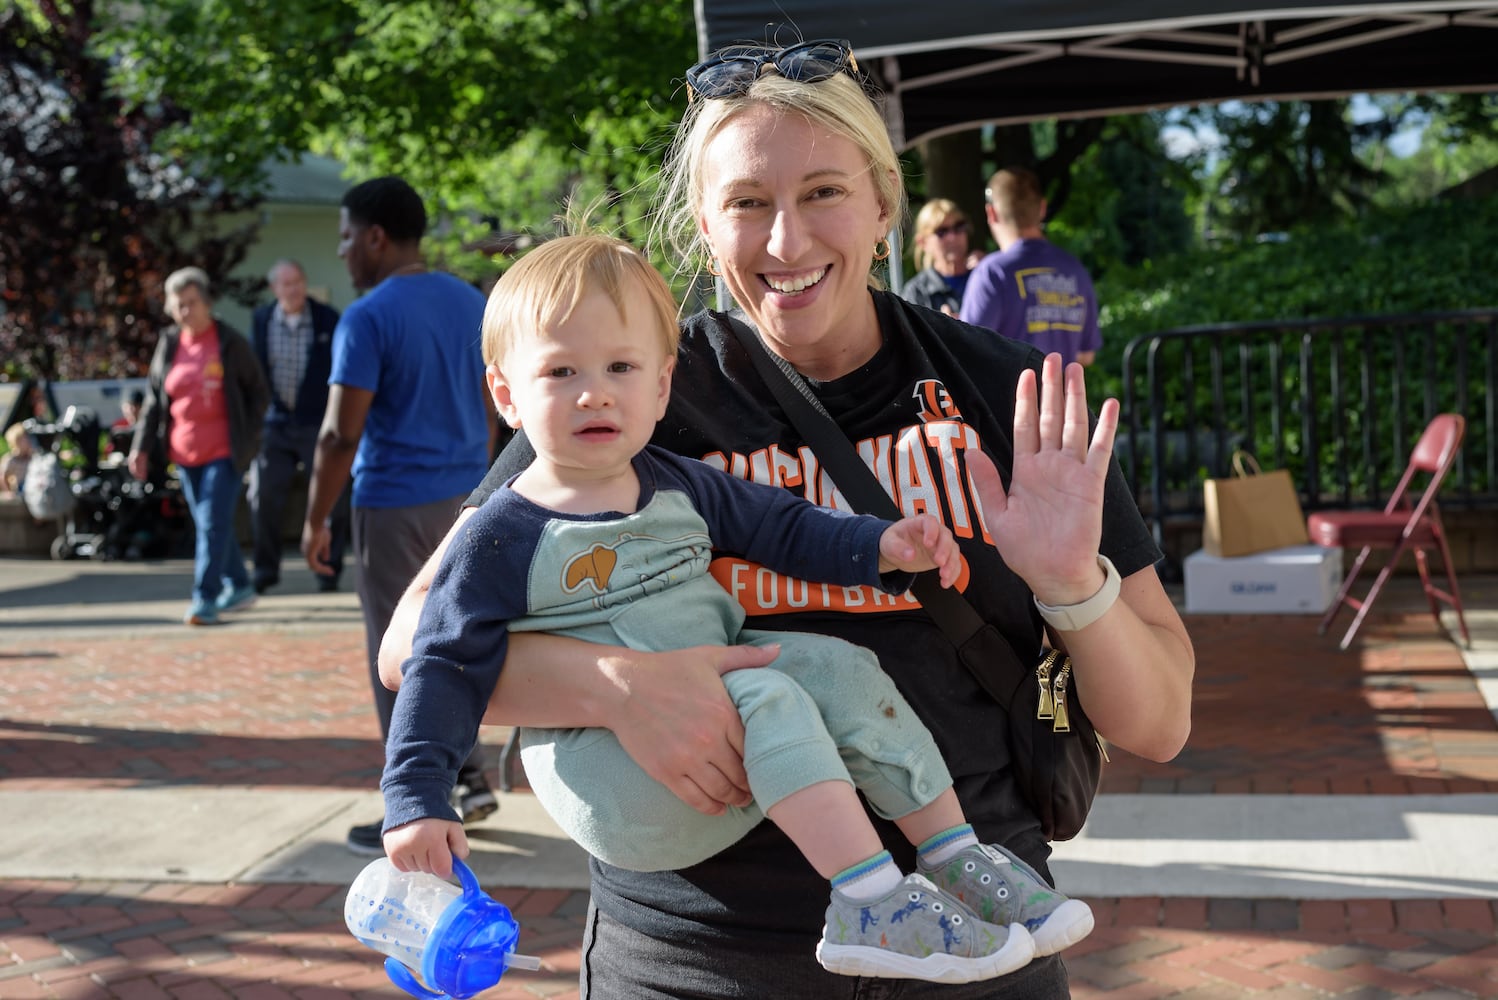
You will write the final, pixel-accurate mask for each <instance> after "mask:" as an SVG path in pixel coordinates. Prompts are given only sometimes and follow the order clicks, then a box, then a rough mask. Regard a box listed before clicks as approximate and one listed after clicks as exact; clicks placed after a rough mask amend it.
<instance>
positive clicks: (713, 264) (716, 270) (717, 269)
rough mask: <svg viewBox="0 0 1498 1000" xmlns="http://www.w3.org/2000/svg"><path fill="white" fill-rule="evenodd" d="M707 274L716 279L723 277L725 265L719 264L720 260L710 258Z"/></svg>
mask: <svg viewBox="0 0 1498 1000" xmlns="http://www.w3.org/2000/svg"><path fill="white" fill-rule="evenodd" d="M707 273H708V274H711V275H712V276H713V277H714V278H721V277H723V265H722V264H720V263H718V258H716V257H709V258H708V259H707Z"/></svg>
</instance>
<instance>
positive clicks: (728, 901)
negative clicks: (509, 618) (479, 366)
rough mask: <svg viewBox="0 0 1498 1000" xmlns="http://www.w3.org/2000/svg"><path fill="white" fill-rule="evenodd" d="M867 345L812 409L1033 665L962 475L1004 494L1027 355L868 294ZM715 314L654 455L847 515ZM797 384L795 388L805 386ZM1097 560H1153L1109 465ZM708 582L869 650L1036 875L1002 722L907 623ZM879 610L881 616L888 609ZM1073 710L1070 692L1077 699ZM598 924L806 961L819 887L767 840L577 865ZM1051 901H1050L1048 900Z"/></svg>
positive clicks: (1029, 640)
mask: <svg viewBox="0 0 1498 1000" xmlns="http://www.w3.org/2000/svg"><path fill="white" fill-rule="evenodd" d="M871 294H872V295H873V296H874V301H875V306H876V309H877V312H878V316H879V324H880V328H881V330H882V331H883V334H884V344H883V346H882V347H881V348H880V350H879V351H878V353H877V354H875V356H874V357H873V358H872V359H870V361H869V362H868V363H867V364H865V365H864V366H863V367H861V368H859V369H858V370H856V371H853V372H850V373H848V374H847V375H845V376H843V377H841V378H838V379H834V380H832V381H828V382H811V383H810V384H811V385H812V387H813V390H814V391H815V393H816V395H817V397H818V398H819V399H820V400H821V402H822V404H823V406H825V407H826V409H827V411H828V412H829V413H830V414H831V415H832V416H833V418H834V419H835V420H836V422H837V424H838V426H839V427H841V428H842V430H843V431H844V432H845V433H846V434H847V435H848V438H849V440H851V441H852V442H853V443H854V444H855V446H856V447H857V448H858V449H859V452H860V453H861V454H862V456H863V457H864V459H865V461H866V462H868V463H869V465H870V467H871V468H872V469H873V470H874V471H875V473H876V475H878V476H879V478H880V480H881V482H883V483H884V484H885V486H886V487H887V488H890V487H893V488H892V489H890V492H891V495H892V496H893V497H894V498H895V500H896V502H897V504H898V505H899V506H900V508H901V509H902V510H903V511H904V512H905V513H906V514H914V513H930V514H934V515H936V516H938V517H940V518H941V519H942V521H943V522H944V523H946V524H947V525H948V526H949V527H950V528H951V529H952V531H953V533H954V534H955V535H956V536H957V538H958V541H959V544H960V545H961V547H962V551H963V554H964V556H965V557H966V559H967V561H968V564H969V566H970V567H971V575H970V578H969V579H968V580H967V581H966V586H965V590H964V591H963V593H964V596H965V597H966V598H967V599H968V600H969V601H970V602H971V603H972V604H973V605H974V607H975V608H976V609H977V610H978V612H979V613H980V614H981V615H983V616H984V617H985V618H986V619H987V620H989V621H991V622H993V623H994V624H995V625H997V626H998V627H999V628H1000V629H1001V630H1002V631H1003V632H1004V634H1005V635H1006V637H1007V638H1008V639H1009V641H1010V643H1011V644H1012V645H1013V646H1014V648H1015V650H1016V652H1017V653H1018V654H1019V656H1020V659H1021V660H1022V661H1025V662H1028V661H1030V660H1032V659H1034V658H1035V656H1036V655H1038V652H1039V649H1040V647H1041V643H1042V636H1043V628H1042V623H1041V621H1040V619H1039V616H1038V614H1036V613H1035V611H1034V604H1033V601H1031V594H1030V591H1029V589H1028V588H1027V587H1026V586H1025V584H1024V583H1023V581H1021V580H1020V579H1019V578H1018V577H1017V576H1015V575H1014V574H1013V573H1012V572H1010V571H1009V569H1008V567H1006V566H1005V565H1004V562H1003V560H1002V559H1000V558H999V555H998V552H997V550H996V549H995V548H994V547H993V546H992V545H991V544H989V543H988V541H986V540H985V539H984V537H983V535H984V531H983V527H982V523H981V519H980V518H979V516H978V514H977V510H976V506H975V504H974V503H973V498H972V495H971V488H970V486H969V485H968V477H967V473H966V471H965V466H964V463H963V452H964V450H965V449H966V448H969V447H978V446H980V445H981V447H982V448H983V449H984V450H985V451H986V452H987V453H988V454H989V456H990V457H991V458H992V459H993V460H994V462H995V463H996V464H997V465H998V467H999V470H1000V472H1001V474H1002V475H1003V476H1004V477H1005V479H1006V481H1007V479H1008V470H1009V466H1010V463H1011V457H1012V454H1013V448H1012V445H1011V432H1012V428H1013V420H1014V386H1015V383H1016V381H1017V380H1018V378H1019V373H1020V372H1021V371H1022V370H1023V369H1024V368H1026V367H1031V368H1035V369H1037V370H1038V369H1039V367H1040V362H1041V355H1040V354H1039V353H1038V352H1036V351H1035V350H1034V349H1033V348H1030V347H1028V346H1026V345H1023V344H1019V343H1016V342H1014V341H1010V340H1006V339H1004V338H1001V337H998V336H996V335H995V334H994V333H993V332H992V331H988V330H981V329H979V328H977V327H973V326H969V325H967V324H965V323H962V322H960V321H958V320H955V319H952V318H950V317H947V316H945V315H942V314H941V313H937V312H933V311H931V310H928V309H924V308H921V307H919V306H914V305H911V304H910V303H907V302H905V301H903V300H902V299H900V298H899V297H897V296H894V295H891V294H888V293H883V292H873V293H871ZM725 319H726V317H723V316H721V314H713V313H707V312H704V313H699V314H697V315H695V316H692V317H690V318H689V319H688V320H686V322H685V324H684V325H683V329H682V340H681V349H680V352H679V355H678V359H677V367H676V373H675V376H674V377H673V380H672V395H671V403H670V406H669V407H668V409H667V411H666V416H665V418H664V419H663V420H662V421H661V423H660V425H659V427H658V428H657V430H656V434H655V437H654V443H655V444H658V445H660V446H662V447H664V448H667V449H670V450H671V451H674V452H676V453H678V454H681V455H686V456H688V457H691V458H699V459H702V460H703V461H706V462H709V463H711V464H714V465H717V466H719V467H720V468H724V469H727V470H728V471H729V472H731V473H733V474H735V475H739V476H743V477H746V478H753V479H756V480H758V481H760V482H769V483H773V484H776V485H782V486H784V487H785V488H787V489H790V490H792V491H793V492H795V493H797V494H798V495H803V496H807V497H808V498H809V499H812V500H815V501H818V502H822V503H834V502H835V503H836V504H837V505H839V506H844V507H846V506H847V504H846V502H845V501H843V500H842V497H841V494H837V496H836V499H835V501H833V500H830V499H829V497H830V496H831V494H832V486H831V481H830V479H829V478H827V477H826V474H825V473H824V472H822V471H821V470H820V467H819V465H818V464H817V462H816V458H815V456H814V455H812V454H811V452H810V449H807V448H803V446H802V442H801V436H800V435H799V434H798V433H797V431H796V430H795V428H794V427H792V426H791V425H790V422H789V420H788V419H787V418H786V417H785V415H784V414H783V413H782V412H781V410H780V407H779V406H778V404H777V403H776V402H775V401H774V398H773V397H772V396H771V395H770V392H769V389H768V388H767V387H766V386H765V385H764V383H763V382H762V381H761V379H760V377H759V375H758V374H757V372H756V371H755V369H754V367H753V363H752V362H751V361H750V359H749V357H748V355H747V354H746V353H745V352H744V349H743V347H742V346H741V345H740V344H739V343H738V341H737V340H736V339H735V338H734V336H733V334H732V332H731V331H729V330H728V329H727V328H726V327H724V326H722V325H721V324H722V323H723V322H724V321H725ZM809 381H810V380H809ZM533 457H534V456H533V453H532V452H531V450H530V447H529V444H528V443H527V442H526V440H525V437H524V435H523V434H522V435H518V436H517V437H516V439H515V441H514V442H512V443H511V445H510V446H509V447H508V448H507V449H506V450H505V452H504V454H503V455H501V456H500V458H499V460H498V461H497V462H496V463H495V465H494V468H493V469H491V471H490V473H489V475H488V476H487V477H486V478H485V480H484V482H483V484H481V485H480V487H479V488H478V490H476V491H475V492H474V494H473V496H472V497H470V499H469V503H470V504H476V503H479V502H481V501H482V500H483V498H484V497H486V496H488V494H489V493H490V492H492V491H493V490H494V489H495V488H496V487H497V486H498V485H499V484H501V483H503V482H504V481H505V480H506V479H508V478H509V477H510V476H512V475H514V474H515V473H517V472H518V471H520V470H521V469H523V468H524V467H525V466H526V465H527V464H529V462H530V461H531V459H532V458H533ZM1102 551H1103V554H1105V555H1107V556H1108V557H1109V558H1110V559H1112V560H1113V562H1114V564H1115V565H1116V566H1117V567H1118V570H1119V572H1120V573H1121V574H1122V575H1124V576H1128V575H1129V574H1131V573H1134V572H1136V571H1138V570H1140V569H1142V568H1144V567H1146V566H1149V565H1151V564H1152V563H1154V562H1155V561H1156V560H1157V559H1159V557H1160V553H1159V550H1158V548H1157V547H1156V546H1155V543H1154V540H1153V539H1152V537H1151V535H1150V533H1149V531H1148V529H1147V528H1146V526H1145V524H1144V522H1143V519H1142V518H1141V517H1140V516H1139V512H1138V509H1137V508H1136V507H1135V505H1134V501H1133V499H1132V497H1131V496H1130V494H1129V492H1128V488H1127V486H1126V484H1125V483H1124V480H1123V476H1122V475H1121V473H1120V472H1119V469H1118V466H1117V463H1116V462H1115V463H1114V464H1113V466H1112V468H1110V470H1109V476H1108V482H1107V492H1106V498H1105V504H1104V515H1103V541H1102ZM714 571H715V573H716V574H717V575H718V576H719V579H720V582H723V583H724V584H725V586H726V587H728V589H729V590H730V592H732V593H735V594H736V595H737V596H738V597H739V599H740V603H742V604H744V605H745V609H746V611H748V612H749V619H748V621H747V622H746V625H747V627H750V628H764V629H787V630H793V631H807V632H823V633H827V634H829V635H835V636H839V637H841V638H844V639H847V640H849V641H850V642H854V643H857V644H859V645H862V646H866V647H868V648H870V649H872V650H873V651H874V652H875V653H876V654H878V656H879V660H880V663H881V664H882V665H883V667H884V669H885V671H886V672H888V673H889V675H890V676H891V677H892V678H893V679H894V681H895V683H896V684H897V685H898V686H899V688H900V690H901V692H902V693H903V694H904V695H905V697H906V698H907V699H908V700H909V701H910V703H911V705H912V706H913V707H914V708H915V710H916V711H917V713H918V714H919V715H920V716H921V718H922V719H923V720H924V721H925V722H926V725H927V726H928V727H929V728H930V729H931V731H932V733H933V734H934V735H935V738H936V742H937V745H938V746H939V747H940V748H941V751H942V754H943V756H944V757H945V759H946V762H947V766H948V768H949V769H950V770H951V772H952V775H953V779H954V781H955V787H956V789H957V794H958V797H959V799H960V800H961V801H962V805H963V808H964V810H965V811H966V814H967V818H968V821H969V822H970V823H972V824H973V826H974V828H975V829H976V831H977V833H978V836H979V838H980V839H981V840H983V841H985V842H995V841H996V842H1001V843H1003V844H1004V845H1005V846H1007V847H1009V848H1010V849H1011V850H1013V851H1015V852H1016V853H1017V854H1019V855H1020V856H1021V857H1023V858H1024V859H1025V860H1026V861H1028V862H1030V863H1031V864H1032V865H1034V866H1035V867H1037V868H1040V869H1041V870H1042V871H1045V870H1046V867H1045V862H1046V859H1047V858H1048V857H1049V855H1050V848H1049V846H1048V845H1047V844H1046V842H1045V841H1044V839H1043V838H1042V837H1041V835H1040V828H1039V823H1038V821H1037V820H1036V819H1035V817H1034V815H1033V814H1032V813H1031V812H1030V810H1029V808H1028V806H1026V805H1025V803H1024V802H1023V800H1022V799H1021V798H1020V796H1019V794H1018V792H1017V790H1016V789H1015V787H1014V783H1013V780H1012V778H1011V776H1010V773H1009V751H1008V747H1007V745H1006V737H1005V730H1004V727H1005V725H1006V724H1007V723H1006V720H1005V716H1004V713H1003V711H1002V710H1001V709H1000V708H999V706H998V705H997V704H996V703H995V702H994V701H993V700H992V699H991V698H990V697H989V696H988V695H987V694H986V693H984V691H983V690H982V689H981V688H980V687H979V686H978V683H977V681H976V680H975V679H974V678H973V676H972V674H971V673H969V672H968V670H967V669H966V668H964V667H963V666H962V664H961V663H960V662H959V661H958V660H957V657H956V650H955V648H954V647H953V645H952V643H951V642H950V641H949V640H948V639H947V637H946V635H945V634H944V633H943V632H942V631H941V630H940V629H939V628H938V627H937V626H936V625H935V624H934V623H933V622H932V621H931V619H930V618H929V617H928V616H927V615H926V613H925V612H924V611H923V610H920V609H916V610H894V609H892V608H889V607H884V606H880V607H878V608H872V607H847V606H845V603H844V602H842V601H840V600H839V595H838V592H837V588H832V589H831V590H828V589H827V588H816V587H810V588H808V587H804V586H803V587H797V586H796V584H795V582H794V581H787V580H785V579H783V578H778V577H776V576H775V575H774V574H770V573H769V572H768V571H767V570H763V569H762V568H759V567H755V566H753V565H750V564H745V563H743V561H742V560H738V559H735V558H732V557H721V558H719V559H717V560H715V563H714ZM891 603H893V602H891ZM1076 693H1077V695H1078V697H1079V698H1081V699H1083V700H1084V702H1085V698H1086V692H1085V691H1077V692H1076ZM871 818H872V819H873V820H874V822H875V825H876V827H878V829H879V831H880V834H881V836H882V837H883V839H884V841H885V844H886V846H888V847H889V849H890V852H891V854H892V855H893V856H894V858H895V861H896V863H897V864H899V865H900V866H901V868H902V870H904V871H912V870H914V861H913V859H914V851H913V849H912V848H911V847H910V845H909V844H907V843H906V841H905V839H904V837H903V836H902V835H901V834H900V832H899V831H898V830H897V829H896V828H895V827H894V825H893V824H890V823H886V822H884V821H882V820H879V819H878V818H877V817H873V816H872V814H871ZM592 876H593V877H592V893H593V900H594V902H595V903H596V904H597V905H598V907H599V908H600V909H601V910H603V911H604V912H606V913H608V914H609V915H610V916H612V917H614V918H615V919H617V920H619V921H621V922H622V923H624V924H626V925H628V926H631V927H634V928H636V929H638V930H640V931H642V932H644V933H648V934H651V935H654V936H657V937H666V938H670V939H672V940H675V941H678V942H690V941H692V940H701V941H703V942H704V943H706V942H708V941H712V942H714V943H715V944H721V943H722V942H723V941H724V939H725V938H726V937H729V936H731V937H732V938H733V939H734V944H735V946H736V947H744V948H749V949H766V950H773V949H780V948H790V949H799V950H803V951H804V950H805V948H806V941H807V940H808V936H810V940H815V936H816V935H817V934H819V933H820V929H821V926H822V922H823V917H824V911H825V909H826V906H827V884H826V882H825V881H824V880H823V879H822V878H821V877H820V876H818V875H817V873H816V872H815V871H814V870H813V869H812V867H811V865H810V864H808V863H807V862H806V861H805V860H804V859H802V857H801V855H800V853H799V852H798V851H797V850H796V848H795V846H794V845H793V844H791V842H790V841H789V840H788V839H786V838H785V837H784V836H783V835H782V834H781V833H780V832H779V830H778V829H777V828H776V827H775V826H774V825H773V824H771V823H768V822H766V823H762V824H760V826H759V827H758V828H757V829H756V830H755V831H754V832H753V833H751V834H750V835H749V836H748V837H746V838H744V839H743V840H741V841H740V842H739V843H737V844H735V845H734V846H733V847H731V848H729V849H728V850H726V851H724V852H722V853H721V854H719V855H717V856H716V857H713V858H711V859H709V860H708V861H705V862H703V863H702V864H700V865H697V866H695V867H693V868H690V869H687V870H684V871H677V872H655V873H642V872H631V871H624V870H622V869H617V868H611V867H609V866H607V865H604V864H601V863H599V862H597V861H594V862H593V864H592ZM1063 888H1064V887H1063Z"/></svg>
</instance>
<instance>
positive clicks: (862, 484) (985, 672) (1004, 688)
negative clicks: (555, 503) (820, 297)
mask: <svg viewBox="0 0 1498 1000" xmlns="http://www.w3.org/2000/svg"><path fill="white" fill-rule="evenodd" d="M712 316H713V319H714V320H715V321H716V322H717V323H719V324H720V325H722V326H726V327H728V328H729V329H730V330H732V331H733V334H734V336H735V337H737V338H738V341H739V343H740V344H742V345H743V347H744V350H745V351H747V352H748V353H749V358H750V360H751V361H753V362H754V367H755V368H756V369H757V370H758V371H759V375H760V378H762V379H763V380H764V383H765V385H766V386H768V387H769V389H770V392H771V393H772V394H773V395H774V396H775V399H776V400H777V401H778V402H779V403H780V406H781V409H783V410H785V413H786V416H787V417H789V418H790V420H791V423H793V424H794V425H795V426H796V429H797V430H798V431H800V432H801V436H802V437H803V438H804V439H805V440H806V443H807V444H809V445H811V450H812V451H813V452H814V453H815V454H816V456H817V459H818V460H819V461H820V462H821V463H822V465H823V466H824V467H825V468H826V469H827V471H828V472H829V473H830V474H831V475H832V479H833V482H835V483H837V487H838V489H840V490H842V492H843V496H845V497H846V498H847V499H848V502H849V503H851V504H853V506H854V507H856V508H857V509H858V510H860V511H864V512H866V513H869V514H874V515H876V516H878V517H882V518H884V519H885V520H888V521H898V520H899V519H900V518H902V517H904V516H905V515H903V514H902V513H900V510H899V508H898V507H896V506H895V502H894V500H892V499H891V498H890V495H889V494H888V493H886V492H885V491H884V487H883V486H881V485H880V484H879V480H878V479H877V478H876V477H875V476H874V473H873V472H872V471H870V469H869V467H868V466H867V465H866V464H864V461H863V459H861V458H859V457H858V451H857V450H856V449H855V448H854V447H853V443H852V442H851V441H849V440H848V436H847V435H846V434H844V433H843V432H842V429H841V428H839V427H838V426H837V424H836V423H835V422H834V421H833V419H832V415H831V414H830V413H828V412H827V408H826V407H824V406H823V405H822V401H821V400H819V399H818V398H817V397H816V395H815V394H814V393H813V392H812V391H811V386H809V385H807V384H806V380H805V379H803V378H802V377H801V374H800V373H799V372H797V371H796V369H795V368H793V367H791V364H790V362H789V361H786V360H785V359H784V358H782V357H780V355H778V354H775V353H774V352H772V351H770V350H769V349H768V348H766V347H765V345H764V344H763V343H761V342H760V339H759V337H758V335H757V334H755V333H754V331H752V330H750V329H749V328H748V327H747V326H745V325H744V324H743V323H738V322H735V321H734V320H733V319H732V318H731V317H728V316H724V315H723V314H721V313H716V312H715V313H713V314H712ZM911 590H912V591H913V592H914V593H915V596H916V597H917V598H918V599H919V600H920V602H921V606H922V607H923V608H925V609H926V613H927V614H929V615H930V616H931V618H932V620H933V621H935V622H936V624H937V626H939V627H940V628H941V630H942V631H943V632H945V633H946V634H947V638H949V639H951V640H952V644H953V645H954V646H956V647H957V648H958V649H959V650H961V649H963V647H964V646H966V645H967V644H968V642H969V641H970V640H973V639H974V638H975V637H977V636H978V635H979V633H980V632H984V631H985V630H987V631H988V633H989V635H988V636H986V637H985V638H990V637H991V638H990V641H985V642H983V646H984V652H985V654H986V655H984V656H982V657H969V656H962V657H960V658H961V659H962V662H963V663H965V664H967V666H968V669H970V670H971V671H972V672H973V674H974V675H975V676H976V677H977V678H978V682H979V683H980V684H982V685H983V688H984V689H985V690H986V691H988V692H989V694H991V695H993V696H994V698H996V699H997V700H998V701H999V702H1000V703H1001V704H1003V705H1005V706H1007V705H1008V704H1009V700H1010V698H1011V697H1012V694H1013V691H1014V688H1015V685H1016V683H1017V682H1018V680H1019V679H1020V678H1022V677H1024V676H1025V674H1026V673H1027V671H1026V669H1025V667H1024V666H1023V665H1021V663H1020V661H1019V658H1018V657H1017V656H1015V654H1014V650H1013V649H1012V648H1010V646H1009V644H1008V643H1007V642H1005V641H1003V640H1002V637H1001V636H1000V635H999V633H998V630H997V629H995V628H993V626H991V625H989V624H988V623H986V622H985V621H983V619H982V618H981V617H980V616H979V615H978V612H976V611H974V610H973V606H972V605H971V604H970V603H968V600H967V598H965V597H963V596H962V595H961V594H960V593H958V592H957V591H956V590H952V589H950V588H946V587H943V586H941V584H940V583H939V582H938V581H937V579H936V576H935V574H933V573H921V574H919V575H918V576H917V577H916V579H915V584H914V586H912V587H911ZM992 639H998V640H999V641H997V642H995V641H991V640H992ZM980 641H981V640H980ZM997 661H1007V662H1002V663H1000V662H997ZM1005 673H1008V674H1009V676H1007V677H1006V676H1004V674H1005Z"/></svg>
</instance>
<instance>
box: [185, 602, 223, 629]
mask: <svg viewBox="0 0 1498 1000" xmlns="http://www.w3.org/2000/svg"><path fill="white" fill-rule="evenodd" d="M182 624H184V625H217V624H218V608H217V607H215V606H214V605H212V604H204V603H202V602H201V601H193V602H192V604H191V605H189V606H188V608H187V614H185V615H183V616H182Z"/></svg>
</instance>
